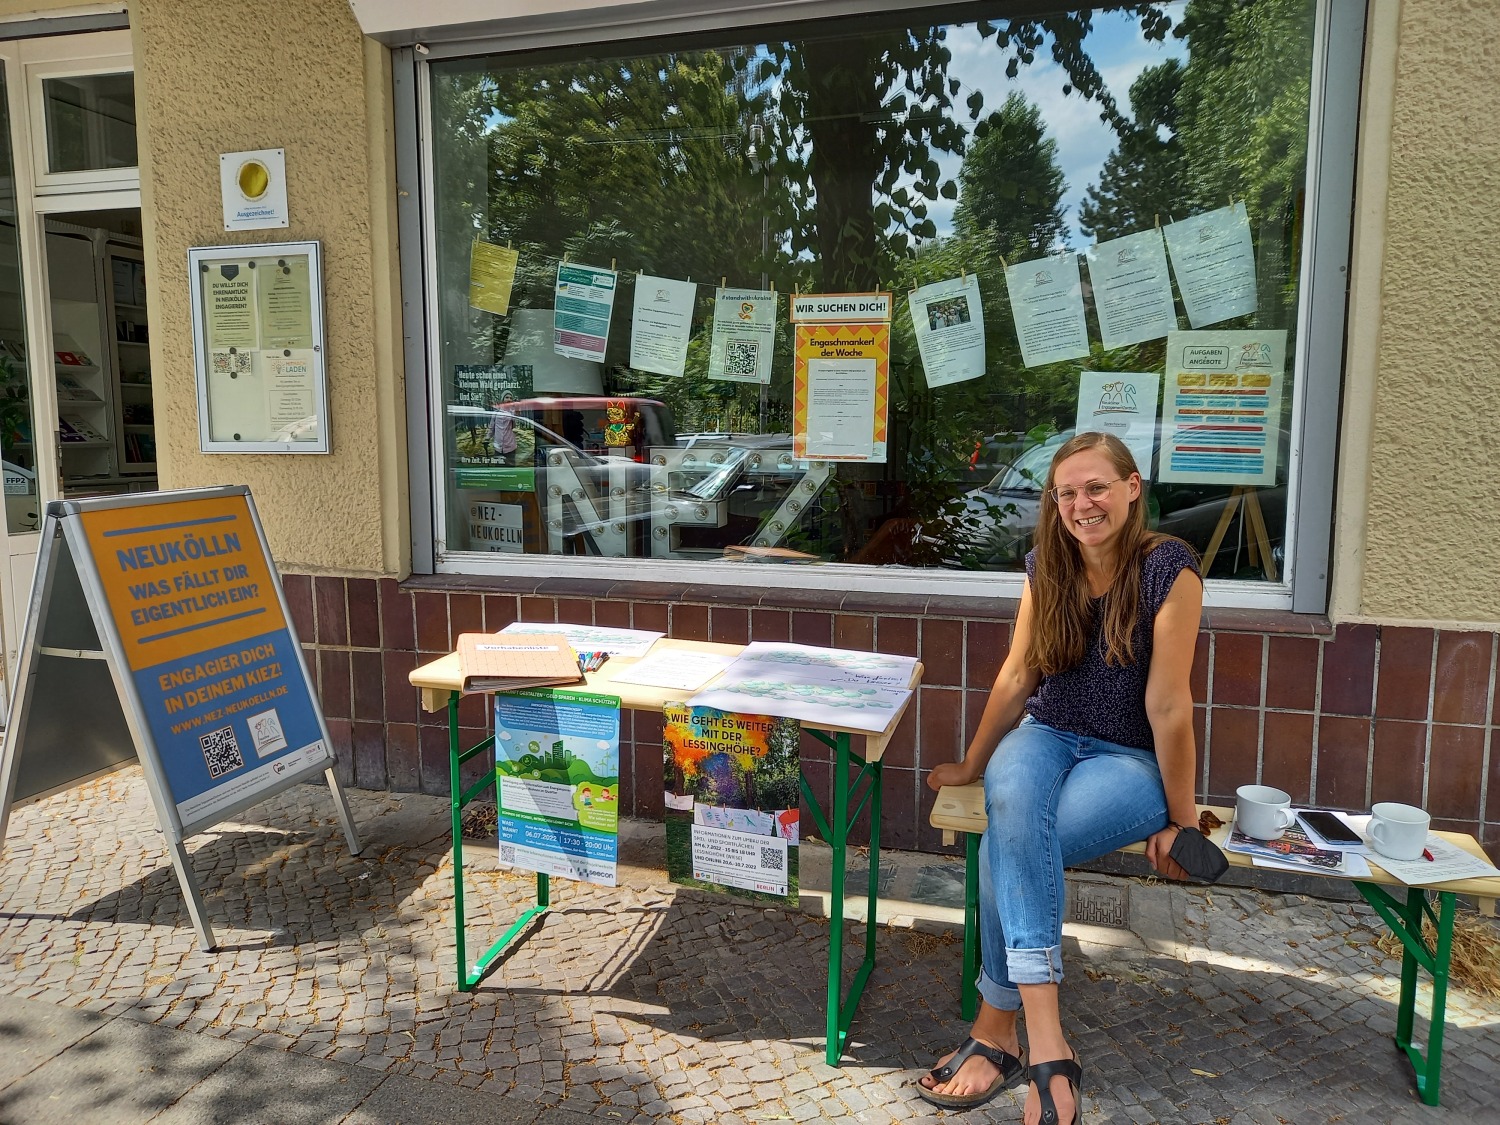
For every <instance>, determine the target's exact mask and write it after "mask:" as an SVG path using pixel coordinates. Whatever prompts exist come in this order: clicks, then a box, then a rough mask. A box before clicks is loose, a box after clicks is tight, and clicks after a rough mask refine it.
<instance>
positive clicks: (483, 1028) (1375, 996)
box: [0, 770, 1500, 1125]
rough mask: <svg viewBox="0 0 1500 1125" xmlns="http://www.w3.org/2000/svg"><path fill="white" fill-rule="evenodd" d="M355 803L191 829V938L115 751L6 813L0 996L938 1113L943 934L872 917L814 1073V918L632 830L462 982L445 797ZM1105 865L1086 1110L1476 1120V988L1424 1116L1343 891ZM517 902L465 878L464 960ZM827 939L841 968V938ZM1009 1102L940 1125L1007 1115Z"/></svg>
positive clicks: (350, 1054)
mask: <svg viewBox="0 0 1500 1125" xmlns="http://www.w3.org/2000/svg"><path fill="white" fill-rule="evenodd" d="M351 800H352V804H353V807H354V811H355V817H356V821H357V823H358V824H359V826H360V831H361V833H362V836H363V838H364V841H365V851H364V854H363V855H362V856H359V857H355V856H351V855H349V854H348V851H347V848H346V847H345V844H344V841H343V838H342V836H341V834H340V833H339V831H338V825H337V822H336V819H335V817H334V814H333V810H332V806H331V803H330V801H329V800H328V796H327V793H326V791H325V790H322V789H320V788H317V787H313V786H301V787H297V788H296V789H294V790H293V791H291V792H289V793H286V794H283V795H281V796H280V797H277V798H275V799H273V800H271V801H268V802H266V803H264V804H262V805H260V806H257V807H256V808H255V809H253V810H251V811H250V812H249V813H247V814H244V816H242V817H241V818H240V819H239V820H238V821H237V822H236V823H235V824H232V825H223V826H221V827H220V828H219V829H218V830H216V831H214V832H210V833H207V834H205V835H203V836H200V837H197V838H195V839H194V840H192V841H190V842H189V847H190V849H191V850H192V853H193V868H194V870H195V871H196V872H197V874H198V877H199V879H200V881H201V884H202V885H203V888H204V893H205V897H206V899H207V901H208V905H209V911H210V916H211V918H212V920H213V924H214V926H215V929H216V932H217V936H218V940H219V941H220V943H221V948H220V950H219V951H218V952H216V953H203V952H200V951H199V950H198V949H197V945H196V940H195V937H194V934H193V931H192V929H191V927H190V925H189V922H188V918H187V913H186V910H185V908H184V906H183V904H182V901H181V897H180V894H179V892H178V888H177V885H176V882H175V879H174V877H173V875H172V872H171V868H170V865H169V863H168V861H167V858H166V855H165V852H164V850H163V847H162V839H161V836H160V834H159V833H158V832H157V830H156V828H155V821H154V816H153V814H152V812H151V809H150V805H149V802H148V800H147V797H146V793H145V788H144V785H143V783H142V781H141V778H140V774H139V772H138V771H136V770H127V771H124V772H122V773H118V774H115V775H113V776H111V777H108V778H105V779H102V780H100V781H97V782H94V783H91V784H89V785H86V786H83V787H81V788H79V789H76V790H73V791H71V792H69V793H65V794H62V795H60V796H57V797H54V798H50V799H48V800H46V801H43V802H40V803H38V804H35V805H31V806H29V807H27V808H25V809H22V810H19V811H18V812H17V813H16V814H15V816H14V817H13V819H12V823H11V829H10V833H9V837H8V839H7V841H6V842H5V850H4V853H3V856H0V994H5V995H10V996H14V997H20V998H27V999H38V1000H43V1001H48V1002H51V1003H54V1004H58V1005H64V1006H68V1007H75V1008H86V1009H90V1010H94V1011H98V1012H103V1013H106V1014H109V1015H116V1016H125V1017H128V1018H129V1019H131V1020H137V1021H144V1022H146V1023H151V1024H157V1025H161V1026H165V1027H170V1028H176V1029H182V1030H187V1031H193V1032H198V1033H200V1034H201V1035H202V1036H205V1037H212V1038H219V1039H224V1040H230V1041H235V1042H242V1043H254V1044H258V1045H260V1046H272V1047H277V1048H281V1049H284V1050H286V1051H290V1052H297V1053H299V1054H301V1055H305V1056H311V1057H313V1058H317V1059H327V1060H336V1061H341V1062H349V1063H354V1064H357V1065H358V1066H360V1067H365V1068H370V1069H371V1070H373V1071H376V1072H382V1073H390V1074H404V1075H411V1076H414V1077H417V1078H422V1079H428V1080H430V1081H431V1082H432V1083H434V1084H443V1085H447V1086H452V1085H457V1086H460V1087H469V1088H475V1089H479V1090H482V1091H485V1092H486V1093H491V1094H494V1095H507V1096H509V1097H511V1098H521V1099H525V1100H527V1101H528V1102H530V1103H533V1104H536V1105H542V1106H556V1107H561V1108H566V1109H572V1110H576V1111H582V1112H586V1113H591V1114H592V1115H593V1116H594V1117H595V1118H596V1119H600V1120H608V1121H619V1122H647V1121H658V1120H670V1121H679V1122H698V1121H705V1122H706V1121H715V1122H724V1123H726V1125H735V1123H737V1122H754V1121H798V1122H805V1121H860V1122H867V1123H871V1125H881V1123H884V1122H888V1121H936V1120H938V1119H940V1118H943V1117H944V1114H942V1113H940V1112H939V1111H937V1110H936V1109H934V1108H933V1107H930V1106H928V1105H927V1104H926V1103H924V1102H922V1101H920V1100H919V1099H918V1098H917V1097H916V1095H915V1093H914V1092H913V1090H912V1089H911V1086H910V1083H911V1081H912V1080H913V1078H914V1077H915V1075H916V1073H917V1069H916V1068H918V1067H920V1066H923V1065H930V1064H931V1060H932V1059H933V1058H934V1056H935V1055H937V1054H938V1053H940V1052H941V1051H943V1050H945V1049H948V1048H951V1047H952V1046H953V1045H955V1044H956V1043H958V1042H959V1041H960V1040H961V1039H962V1038H963V1036H964V1032H965V1026H964V1024H963V1022H962V1021H961V1020H960V1019H959V1017H958V997H957V982H958V975H959V958H960V951H961V948H962V946H961V942H960V941H959V940H957V939H958V936H959V935H958V933H957V932H956V928H949V929H946V930H944V929H943V928H942V927H941V926H938V927H937V929H936V930H933V929H931V928H929V929H923V928H921V927H922V926H923V925H924V923H921V922H918V924H917V925H918V927H919V928H917V929H906V928H898V927H889V926H882V927H880V928H879V932H878V946H879V962H878V965H877V968H876V971H875V973H874V975H873V977H872V978H871V981H870V984H869V988H868V990H867V992H866V995H865V1000H864V1003H863V1005H862V1006H861V1009H860V1013H859V1017H858V1019H857V1021H856V1023H855V1025H854V1037H853V1042H852V1045H851V1047H850V1050H849V1053H848V1056H847V1058H846V1062H845V1064H844V1065H843V1066H842V1067H841V1068H839V1069H834V1068H830V1067H828V1066H826V1065H825V1064H824V1063H823V1061H822V1030H821V1029H822V1018H823V1017H822V1007H823V1003H824V987H825V979H826V971H825V965H826V961H825V956H826V953H825V950H826V943H827V941H828V936H829V931H828V923H827V922H826V920H824V919H820V918H818V917H814V916H812V915H809V914H804V913H799V912H788V911H780V910H763V909H759V908H755V907H751V906H749V905H742V904H737V903H734V902H730V901H726V900H720V899H717V898H712V897H709V896H707V895H705V894H702V893H699V892H695V891H689V890H685V889H680V888H675V887H673V886H672V884H670V883H669V882H668V881H667V880H666V878H665V875H664V874H663V873H662V871H661V866H662V848H661V845H660V843H659V842H658V833H657V832H656V831H655V830H654V829H653V828H652V826H640V825H637V826H636V830H635V831H634V832H633V833H632V837H631V839H632V842H631V843H630V846H629V847H628V848H627V849H626V856H625V859H626V863H625V864H623V865H622V870H621V882H622V885H621V886H620V887H619V888H616V889H606V888H596V887H589V886H584V885H579V884H572V883H566V882H563V881H561V880H559V881H557V882H556V883H554V891H553V900H554V906H553V910H552V912H551V913H550V914H549V915H548V916H547V917H546V919H545V920H544V922H543V923H542V924H541V925H540V927H539V928H538V929H537V930H535V931H534V932H533V933H532V934H531V935H530V937H529V938H528V940H526V941H525V942H524V944H523V945H522V946H521V947H520V949H519V950H518V951H516V952H515V953H514V954H513V955H512V956H511V957H510V958H509V959H508V960H507V961H506V962H505V963H504V964H503V965H502V966H501V967H500V968H499V969H498V970H497V971H496V972H495V973H493V974H492V975H491V976H490V977H489V978H488V980H487V981H486V982H485V983H484V984H483V985H482V986H481V987H480V989H479V990H478V991H476V992H474V993H472V994H463V993H459V992H458V991H457V990H456V989H455V987H454V975H453V974H454V967H453V954H452V937H453V935H452V929H451V925H452V905H453V904H452V882H451V867H450V864H449V858H448V854H447V835H446V831H447V824H448V820H447V805H446V803H445V802H444V801H442V800H439V799H435V798H431V797H421V796H411V795H408V796H393V795H387V794H377V793H360V792H355V793H353V794H351ZM476 858H478V854H477V849H476ZM906 860H907V862H908V864H910V863H913V862H915V863H917V864H918V865H925V866H922V867H921V870H922V872H924V873H926V874H929V875H930V874H932V873H933V872H935V871H936V872H939V873H940V874H941V871H940V868H944V864H945V861H941V860H938V859H937V858H935V857H906ZM946 871H947V872H948V874H949V875H951V874H952V873H953V869H952V867H951V866H947V867H946ZM1085 878H1103V877H1091V876H1085ZM949 881H950V882H951V881H952V880H951V879H950V880H949ZM1116 882H1117V883H1118V882H1120V881H1118V880H1116ZM1123 882H1124V883H1125V885H1126V886H1128V889H1129V895H1130V900H1131V902H1130V917H1131V921H1132V927H1133V929H1132V930H1129V931H1108V930H1103V929H1101V928H1096V927H1073V926H1070V927H1069V937H1068V949H1067V950H1066V954H1065V955H1066V959H1067V964H1068V971H1069V977H1068V981H1067V982H1066V983H1065V985H1064V991H1063V1005H1064V1010H1065V1012H1066V1018H1067V1023H1068V1026H1069V1029H1070V1032H1071V1034H1072V1035H1073V1037H1074V1040H1075V1042H1076V1045H1077V1047H1078V1050H1079V1053H1080V1055H1081V1056H1082V1059H1083V1061H1084V1065H1085V1088H1084V1092H1085V1101H1086V1107H1087V1109H1088V1114H1087V1118H1086V1119H1087V1120H1088V1121H1089V1122H1095V1123H1097V1122H1162V1123H1194V1125H1196V1123H1206V1122H1213V1123H1217V1125H1277V1123H1281V1125H1286V1123H1294V1125H1310V1123H1314V1122H1325V1121H1326V1122H1334V1121H1339V1122H1359V1123H1365V1122H1416V1121H1438V1120H1453V1121H1465V1120H1468V1121H1473V1122H1494V1121H1500V1110H1497V1109H1496V1103H1495V1098H1496V1092H1497V1091H1500V1003H1496V1002H1494V1001H1481V1000H1479V999H1477V998H1476V997H1474V996H1472V995H1470V994H1467V993H1465V992H1464V991H1463V990H1462V989H1454V990H1452V991H1451V992H1450V1000H1449V1027H1448V1040H1447V1044H1448V1045H1447V1051H1446V1059H1447V1064H1446V1066H1445V1073H1444V1082H1443V1092H1444V1102H1445V1105H1444V1107H1443V1108H1442V1109H1434V1108H1429V1107H1426V1106H1423V1105H1421V1104H1420V1102H1418V1101H1417V1100H1416V1098H1415V1095H1414V1091H1413V1087H1412V1079H1411V1076H1410V1069H1409V1067H1408V1066H1407V1065H1406V1063H1405V1061H1404V1059H1402V1058H1401V1057H1400V1056H1399V1055H1398V1053H1397V1051H1396V1049H1395V1047H1394V1045H1393V1044H1392V1042H1391V1038H1390V1037H1391V1034H1392V1032H1393V1030H1394V1013H1395V1002H1396V996H1397V988H1398V981H1397V979H1396V977H1395V976H1394V975H1393V973H1394V971H1395V969H1396V964H1395V962H1393V961H1388V960H1383V959H1382V958H1381V956H1380V955H1379V954H1378V953H1377V952H1376V951H1374V950H1373V949H1372V948H1371V945H1370V943H1371V941H1372V940H1373V939H1374V937H1375V935H1376V933H1377V932H1378V930H1377V927H1378V925H1379V923H1378V920H1377V919H1376V918H1375V916H1374V915H1373V913H1372V912H1370V911H1369V909H1368V908H1367V907H1365V906H1364V905H1363V904H1349V903H1326V902H1320V901H1314V900H1308V899H1303V898H1298V897H1294V896H1284V895H1273V894H1266V893H1263V892H1260V891H1254V890H1238V889H1223V890H1221V889H1214V890H1212V891H1204V890H1201V889H1190V888H1182V887H1178V886H1167V885H1162V884H1156V883H1149V882H1145V881H1139V880H1134V881H1131V880H1126V881H1123ZM531 890H532V882H531V880H530V878H529V877H518V876H514V875H510V874H506V873H499V872H494V871H477V872H473V873H472V874H469V875H466V897H467V901H468V903H469V907H470V935H471V936H470V946H471V949H474V948H483V946H484V945H486V944H488V942H489V941H491V940H493V938H494V937H495V936H497V935H498V934H499V933H500V932H501V931H502V930H503V928H504V927H505V926H507V925H508V924H509V923H510V921H512V920H513V919H514V918H515V917H516V916H517V915H518V914H519V913H520V912H521V911H522V910H523V909H524V908H525V905H526V904H527V902H528V901H529V896H530V894H531ZM903 909H904V908H903ZM926 925H929V926H930V924H926ZM844 940H845V941H846V942H847V947H848V958H849V959H851V960H852V959H855V958H857V956H858V954H859V946H860V945H861V944H862V941H863V927H862V926H861V925H859V924H852V925H849V926H848V927H847V932H846V934H845V936H844ZM1021 1093H1022V1091H1019V1090H1018V1091H1014V1092H1012V1094H1010V1095H1002V1096H1001V1097H1000V1098H999V1099H997V1100H996V1101H995V1102H994V1103H992V1104H991V1105H990V1106H988V1107H986V1108H985V1109H983V1110H978V1111H974V1112H971V1113H969V1114H967V1115H964V1117H963V1120H966V1121H973V1122H984V1121H1018V1120H1019V1118H1020V1104H1021ZM949 1116H952V1115H949Z"/></svg>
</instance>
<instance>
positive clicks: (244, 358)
mask: <svg viewBox="0 0 1500 1125" xmlns="http://www.w3.org/2000/svg"><path fill="white" fill-rule="evenodd" d="M213 371H214V374H215V375H246V374H249V372H250V353H249V352H214V353H213Z"/></svg>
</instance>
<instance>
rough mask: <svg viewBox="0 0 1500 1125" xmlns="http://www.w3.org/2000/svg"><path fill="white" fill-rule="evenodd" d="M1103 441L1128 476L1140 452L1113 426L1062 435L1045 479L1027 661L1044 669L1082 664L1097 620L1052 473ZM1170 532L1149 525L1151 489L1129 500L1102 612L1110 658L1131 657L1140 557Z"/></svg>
mask: <svg viewBox="0 0 1500 1125" xmlns="http://www.w3.org/2000/svg"><path fill="white" fill-rule="evenodd" d="M1089 449H1097V450H1099V451H1100V452H1101V453H1103V454H1104V455H1105V456H1106V457H1107V458H1109V461H1110V463H1111V464H1112V465H1113V466H1114V469H1115V472H1117V473H1118V474H1119V475H1120V476H1121V477H1122V478H1125V479H1129V477H1130V476H1131V474H1133V473H1137V472H1139V471H1140V470H1139V469H1137V468H1136V464H1135V458H1134V457H1133V456H1131V453H1130V450H1129V449H1128V448H1127V447H1126V445H1125V443H1124V442H1123V441H1121V440H1120V439H1119V438H1117V437H1115V436H1114V435H1113V434H1102V433H1094V432H1088V433H1081V434H1074V435H1073V437H1071V438H1069V439H1068V440H1067V441H1066V442H1064V443H1063V445H1062V448H1060V449H1059V450H1058V451H1057V454H1056V456H1054V457H1053V458H1052V464H1051V466H1050V467H1049V468H1048V469H1047V481H1046V483H1045V484H1044V485H1043V486H1042V497H1041V501H1042V507H1041V513H1040V516H1039V517H1038V520H1037V529H1036V538H1035V545H1036V566H1035V573H1034V574H1033V575H1032V578H1031V599H1032V605H1033V607H1034V612H1033V614H1032V622H1031V642H1030V644H1029V645H1028V646H1027V651H1026V663H1027V665H1029V666H1030V667H1032V668H1036V669H1038V670H1039V671H1040V672H1041V673H1042V674H1043V675H1047V676H1050V675H1054V674H1056V673H1058V672H1065V671H1067V670H1068V669H1069V668H1076V667H1077V666H1078V665H1079V664H1081V663H1083V659H1084V657H1085V656H1086V655H1087V653H1088V643H1089V633H1090V631H1091V630H1092V628H1093V623H1094V612H1095V610H1094V607H1093V605H1092V604H1090V594H1089V583H1088V576H1087V575H1086V573H1085V571H1084V565H1083V554H1082V553H1081V552H1080V551H1079V549H1078V541H1077V540H1076V539H1074V538H1073V536H1072V535H1071V534H1070V533H1069V531H1068V529H1067V528H1066V527H1065V526H1064V525H1063V522H1062V517H1061V515H1060V514H1059V512H1058V510H1057V501H1056V500H1054V499H1053V498H1052V489H1053V487H1054V486H1053V477H1054V476H1055V475H1056V473H1057V467H1058V466H1059V465H1061V464H1062V463H1063V462H1064V461H1066V460H1067V459H1068V458H1069V457H1072V456H1073V455H1074V454H1076V453H1082V452H1084V451H1085V450H1089ZM1167 538H1169V537H1168V536H1165V535H1159V534H1157V533H1156V532H1154V531H1147V530H1146V503H1145V490H1144V489H1142V491H1141V492H1140V493H1139V494H1138V495H1137V496H1136V498H1135V499H1134V500H1132V501H1131V502H1130V511H1129V512H1128V513H1127V514H1126V518H1125V526H1124V527H1123V528H1122V529H1121V530H1120V542H1119V551H1118V553H1117V555H1116V560H1115V573H1114V575H1113V576H1112V577H1111V578H1110V583H1109V589H1108V590H1107V591H1106V592H1105V594H1104V602H1103V605H1102V607H1101V609H1100V612H1102V613H1103V615H1104V620H1103V623H1102V624H1103V628H1102V630H1101V636H1100V641H1101V643H1102V646H1103V649H1104V660H1105V663H1107V664H1120V665H1123V664H1133V663H1135V651H1134V645H1133V644H1132V638H1133V636H1134V634H1135V627H1136V618H1137V615H1138V613H1139V610H1140V602H1141V561H1142V560H1143V559H1144V558H1145V557H1146V556H1147V555H1148V554H1150V553H1151V552H1152V551H1153V550H1155V549H1156V547H1157V545H1158V544H1160V543H1161V542H1162V541H1163V540H1165V539H1167Z"/></svg>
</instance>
